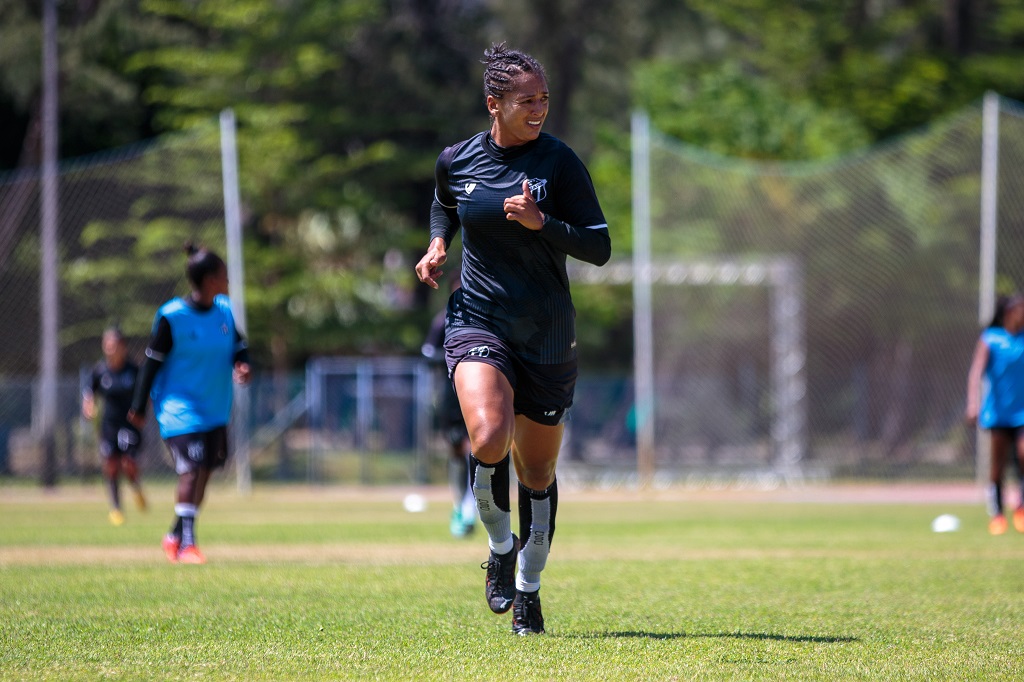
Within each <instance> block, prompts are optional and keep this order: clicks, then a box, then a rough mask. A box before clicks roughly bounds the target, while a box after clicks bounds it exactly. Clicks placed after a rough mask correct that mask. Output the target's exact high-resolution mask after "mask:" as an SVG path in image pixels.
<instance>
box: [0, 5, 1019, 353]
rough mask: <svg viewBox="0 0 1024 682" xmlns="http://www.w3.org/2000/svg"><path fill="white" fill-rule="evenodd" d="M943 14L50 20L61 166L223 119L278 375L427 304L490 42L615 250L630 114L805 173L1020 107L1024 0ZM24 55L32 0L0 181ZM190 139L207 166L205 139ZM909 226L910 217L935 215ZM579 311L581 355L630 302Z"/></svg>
mask: <svg viewBox="0 0 1024 682" xmlns="http://www.w3.org/2000/svg"><path fill="white" fill-rule="evenodd" d="M947 5H948V7H947ZM947 5H944V4H942V3H929V2H920V1H914V2H906V3H865V2H863V1H862V0H841V1H839V2H830V3H822V2H818V1H812V0H800V1H798V2H787V3H775V2H770V1H769V0H691V1H690V2H687V3H684V4H682V5H681V4H680V3H678V2H672V1H670V0H639V1H638V2H632V3H621V2H613V1H612V0H595V1H594V2H590V3H580V2H578V1H575V0H574V1H571V2H570V1H569V0H553V1H552V0H526V2H525V4H520V5H515V6H513V5H510V4H508V3H500V2H479V3H391V2H386V1H385V0H341V1H337V0H291V1H289V2H280V1H277V0H232V1H230V2H226V1H224V0H96V1H95V2H83V3H59V8H60V55H61V71H62V81H61V82H62V86H61V111H62V115H61V126H62V127H61V130H62V142H61V152H62V154H63V155H64V156H65V157H67V156H74V155H77V154H81V153H86V152H93V151H97V150H105V149H109V148H111V147H113V146H116V145H121V144H125V143H128V142H133V141H136V140H138V139H141V138H145V137H150V136H152V134H153V133H154V132H167V131H176V130H186V129H192V128H193V127H195V126H197V125H198V126H205V125H208V124H209V122H210V121H211V120H212V119H213V118H214V117H215V116H216V115H217V114H218V113H219V112H220V111H221V110H222V109H224V108H227V107H230V108H232V109H233V110H234V112H235V114H236V116H237V119H238V122H239V131H238V132H239V134H238V142H239V153H240V164H241V174H240V181H241V185H242V195H243V198H244V201H245V204H246V206H245V211H244V215H245V217H246V225H245V229H246V235H247V238H246V245H245V249H246V257H247V259H248V260H249V261H250V267H249V268H248V270H247V278H249V281H248V282H247V284H248V285H249V287H248V289H249V291H250V294H249V303H250V305H251V310H250V316H249V319H250V322H251V327H252V336H253V347H254V350H255V351H256V352H257V354H259V353H261V352H266V349H269V348H272V347H273V348H276V349H277V350H275V351H274V360H275V363H276V364H277V365H279V366H285V365H288V364H296V363H298V362H301V360H302V359H303V358H304V357H305V356H307V355H308V354H310V353H314V352H343V353H354V352H370V351H371V350H372V351H373V352H415V349H416V347H417V346H418V343H419V339H420V336H421V334H422V330H423V329H424V328H425V325H426V320H427V318H428V317H429V310H428V309H433V308H436V307H437V306H436V305H434V304H432V303H431V302H432V300H433V299H432V298H431V294H430V293H429V292H427V291H425V290H424V289H423V288H422V287H421V286H420V285H418V284H417V283H416V282H415V281H414V278H413V274H412V265H413V263H414V262H415V261H416V260H417V259H418V258H419V256H420V255H421V252H422V249H423V246H424V243H425V237H426V223H427V210H428V207H429V203H430V197H431V190H432V185H433V181H432V171H433V164H434V160H435V159H436V156H437V154H438V152H439V151H440V150H441V149H442V148H443V147H444V146H445V145H447V144H451V143H452V142H455V141H457V140H460V139H464V138H465V137H467V136H469V135H470V134H472V133H473V132H476V131H477V130H479V129H480V128H481V127H483V126H485V125H486V115H485V113H484V111H483V108H482V106H481V94H480V87H479V78H480V73H479V69H480V65H479V57H480V55H481V53H482V51H483V48H484V47H485V46H486V45H487V44H488V43H489V42H491V41H492V40H508V41H509V42H511V43H512V44H514V45H516V46H519V47H523V48H524V49H527V50H530V51H531V52H534V53H535V54H536V55H538V56H539V57H540V58H541V59H542V61H544V62H545V63H546V65H547V68H548V75H549V79H550V81H551V85H552V91H553V92H552V95H553V96H552V112H551V116H550V117H549V122H548V129H549V130H550V131H551V132H554V133H555V134H558V135H560V136H562V137H564V138H565V139H566V140H567V141H568V142H569V143H570V144H572V145H573V147H574V148H576V149H577V150H578V151H579V152H580V154H581V156H583V157H584V159H585V160H586V161H587V163H588V165H589V167H590V168H591V171H592V173H593V176H594V179H595V183H596V185H597V188H598V193H599V196H600V197H601V200H602V204H603V205H604V208H605V211H606V214H607V217H608V218H609V226H610V229H611V232H612V241H613V249H614V255H615V257H627V256H628V254H629V252H630V250H631V244H630V234H631V230H630V222H631V213H630V194H629V190H630V178H629V139H628V134H629V133H628V115H629V112H630V111H631V110H633V109H634V108H636V107H643V108H645V109H647V110H649V112H650V114H651V117H652V120H653V122H654V125H655V126H656V127H657V128H659V129H660V130H662V131H664V132H666V133H667V134H669V135H671V136H673V137H677V138H678V139H680V140H683V141H684V142H686V143H687V144H689V145H692V146H696V147H700V148H701V149H704V150H708V151H712V152H715V153H716V154H719V155H725V156H740V157H745V158H753V159H762V160H773V161H777V160H802V161H806V160H821V159H834V158H838V157H839V156H841V155H843V154H847V153H849V152H850V151H851V150H856V149H861V148H864V147H866V146H867V145H869V144H871V143H873V142H877V141H879V140H883V139H889V138H891V137H892V136H893V135H896V134H898V133H902V132H906V131H908V130H911V129H913V128H915V127H917V126H920V125H922V124H924V123H926V122H929V121H933V120H935V119H936V117H938V116H940V115H942V114H943V113H948V112H952V111H956V110H958V109H959V108H960V107H962V106H964V105H965V104H967V103H970V102H974V101H976V100H977V99H978V98H979V96H980V95H981V94H982V93H983V92H984V91H985V90H987V89H993V90H997V91H999V92H1001V93H1003V94H1004V95H1007V96H1010V97H1014V98H1017V99H1024V81H1021V79H1020V77H1019V73H1020V68H1019V65H1020V63H1021V60H1022V58H1024V48H1022V45H1024V11H1022V10H1021V7H1020V3H1019V2H1016V1H1015V0H994V1H993V2H988V3H966V2H962V3H952V4H948V3H947ZM40 50H41V47H40V30H39V17H38V8H37V5H36V4H33V3H29V2H26V0H0V124H3V125H4V126H5V129H7V130H9V131H11V132H10V134H9V135H7V136H5V138H4V140H3V142H2V144H0V168H10V167H14V166H16V165H18V164H26V165H34V164H35V163H37V161H38V143H39V140H38V130H39V126H38V123H39V120H40V119H39V105H38V102H39V90H40V82H39V80H40V74H39V71H40V68H39V54H40ZM206 143H207V144H208V145H209V147H208V149H209V150H210V151H213V150H215V149H216V139H215V137H214V136H210V137H209V139H208V140H207V142H206ZM186 172H187V168H182V169H173V173H175V174H177V175H180V176H184V175H185V173H186ZM210 189H213V190H215V189H216V187H214V186H212V185H211V186H210ZM893 198H894V200H895V199H897V197H893ZM902 198H906V196H905V194H904V196H903V197H902ZM837 201H840V202H841V198H837ZM894 203H899V202H898V201H894ZM907 210H908V211H909V212H913V213H915V215H912V216H911V215H908V218H912V219H913V220H911V221H910V222H911V223H912V224H915V225H920V224H922V220H921V218H922V211H925V212H927V211H928V210H929V207H928V206H916V207H913V206H908V207H907ZM932 210H934V207H932ZM923 222H924V223H928V222H930V221H927V220H926V221H923ZM143 224H144V223H140V225H143ZM690 229H693V230H697V231H700V232H705V233H713V232H714V231H715V230H716V226H715V225H714V224H713V223H710V222H706V221H704V222H701V221H699V220H697V221H694V223H693V224H692V225H691V226H690ZM914 229H919V228H914ZM869 233H870V231H868V232H866V233H865V239H867V238H868V236H867V235H868V234H869ZM353 235H355V236H353ZM708 239H714V235H711V234H708ZM724 239H725V236H724V235H719V236H718V240H719V241H720V242H721V241H722V240H724ZM674 246H678V245H674ZM876 246H878V245H876ZM99 271H102V268H100V270H99ZM355 273H359V275H358V279H361V280H362V282H361V283H358V284H357V283H356V282H355V280H356V279H357V276H356V274H355ZM73 276H74V277H78V276H80V273H78V274H74V275H73ZM578 295H579V296H580V300H579V303H580V308H581V310H585V311H588V312H587V314H586V315H581V316H580V318H579V324H580V336H581V338H585V339H592V340H594V341H595V342H598V341H599V339H600V338H601V337H602V336H607V334H608V333H609V332H608V331H607V329H608V327H605V328H604V330H603V329H602V327H601V325H611V327H610V328H611V329H618V328H621V324H622V323H623V321H624V320H625V319H626V318H628V316H629V314H630V313H629V304H628V302H627V301H626V300H619V301H618V302H616V303H614V305H613V306H612V308H609V307H608V305H607V304H608V302H609V300H608V299H607V297H604V292H600V293H598V292H595V293H593V294H592V293H591V292H590V291H589V290H587V289H585V288H583V289H581V290H580V291H579V292H578ZM591 296H594V298H593V299H591V298H590V297H591ZM602 297H604V299H603V300H601V299H602ZM612 300H615V299H614V298H613V299H612ZM590 311H594V315H593V316H591V315H590ZM592 318H596V320H598V321H599V322H592ZM76 333H77V332H76ZM261 349H263V351H261Z"/></svg>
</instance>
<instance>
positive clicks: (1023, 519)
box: [1013, 507, 1024, 533]
mask: <svg viewBox="0 0 1024 682" xmlns="http://www.w3.org/2000/svg"><path fill="white" fill-rule="evenodd" d="M1013 527H1014V528H1015V529H1016V530H1017V532H1018V533H1024V507H1017V509H1016V510H1015V511H1014V512H1013Z"/></svg>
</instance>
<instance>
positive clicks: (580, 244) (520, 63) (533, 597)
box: [416, 43, 611, 635]
mask: <svg viewBox="0 0 1024 682" xmlns="http://www.w3.org/2000/svg"><path fill="white" fill-rule="evenodd" d="M484 56H485V58H484V64H485V65H486V66H485V69H484V98H485V103H486V106H487V110H488V113H489V114H490V120H491V125H490V129H489V130H487V131H485V132H481V133H479V134H477V135H474V136H473V137H471V138H469V139H468V140H464V141H463V142H460V143H458V144H455V145H452V146H450V147H448V148H446V149H445V150H444V151H443V152H442V153H441V154H440V156H439V157H438V160H437V164H436V167H435V172H434V174H435V179H436V183H437V184H436V188H435V191H434V202H433V204H432V205H431V209H430V244H429V246H428V247H427V252H426V254H424V256H423V258H421V259H420V261H419V263H417V265H416V275H417V277H418V278H419V280H420V281H421V282H424V283H425V284H427V285H428V286H430V287H433V288H435V289H436V288H438V284H437V279H438V277H440V276H441V275H442V274H443V271H442V269H441V268H442V266H443V265H444V263H445V261H446V260H447V257H448V256H447V250H448V247H449V245H450V244H451V241H452V239H453V238H454V237H455V235H456V234H459V233H461V236H462V269H461V275H462V287H461V288H460V289H458V290H456V291H455V292H454V293H453V294H452V295H451V296H450V297H449V299H448V308H447V315H446V319H445V327H446V330H445V341H444V350H445V360H446V363H447V365H448V375H449V377H450V378H451V380H452V382H453V383H454V385H455V390H456V393H457V394H458V398H459V403H460V405H461V409H462V413H463V416H464V417H465V421H466V427H467V430H468V431H469V440H470V444H471V447H472V455H471V458H470V476H471V481H472V487H473V493H474V495H475V496H476V501H477V511H478V513H479V518H480V522H481V525H482V526H483V527H484V529H485V530H486V531H487V540H488V547H489V549H490V555H489V557H488V559H487V561H485V562H484V563H483V567H484V568H486V570H487V574H486V577H485V579H484V585H485V587H484V594H485V596H486V599H487V604H488V606H489V607H490V609H491V610H492V611H494V612H495V613H505V612H507V611H508V610H509V609H511V610H512V631H513V632H515V633H516V634H519V635H531V634H540V633H543V632H544V618H543V615H542V613H541V605H540V578H541V572H542V571H543V570H544V567H545V565H546V564H547V559H548V554H549V551H550V548H551V541H552V538H554V535H555V515H556V512H557V510H558V486H557V482H556V480H555V468H556V462H557V459H558V452H559V449H560V448H561V444H562V435H563V433H564V424H563V421H564V418H565V416H566V413H567V411H568V409H569V408H570V407H571V406H572V400H573V395H574V391H575V386H576V326H575V318H576V311H575V309H574V308H573V304H572V297H571V296H570V293H569V277H568V274H567V272H566V266H565V263H566V259H567V257H572V258H576V259H578V260H582V261H585V262H587V263H592V264H594V265H603V264H604V263H605V262H606V261H607V260H608V258H609V257H610V256H611V240H610V239H609V236H608V225H607V224H606V221H605V218H604V214H603V213H602V211H601V206H600V204H599V203H598V200H597V195H596V193H595V192H594V186H593V183H592V182H591V179H590V174H589V173H588V172H587V169H586V167H585V166H584V165H583V162H582V161H580V159H579V158H578V157H577V156H576V154H575V153H574V152H573V151H572V149H570V148H569V147H568V146H567V145H566V144H565V143H563V142H561V141H560V140H558V139H557V138H555V137H552V136H551V135H548V134H546V133H542V132H541V128H542V127H543V125H544V121H545V119H546V118H547V114H548V84H547V78H546V76H545V75H544V68H543V67H542V66H541V65H540V63H539V62H537V60H536V59H534V58H533V57H531V56H530V55H527V54H525V53H523V52H520V51H519V50H512V49H509V48H506V47H505V45H504V43H502V44H500V45H494V46H493V47H492V48H491V49H489V50H487V51H486V52H485V55H484ZM510 459H511V461H512V463H513V464H514V466H515V472H516V476H517V478H518V482H519V487H518V493H519V499H518V511H519V535H518V536H516V535H515V534H514V533H512V530H511V520H510V515H511V502H510V499H509V497H510V495H509V492H510V491H509V485H510V471H509V466H510V465H509V461H510ZM520 539H521V540H522V542H520Z"/></svg>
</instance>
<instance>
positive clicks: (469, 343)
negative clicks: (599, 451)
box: [444, 328, 577, 426]
mask: <svg viewBox="0 0 1024 682" xmlns="http://www.w3.org/2000/svg"><path fill="white" fill-rule="evenodd" d="M444 356H445V362H447V364H448V376H455V367H456V365H458V364H459V363H460V362H483V363H485V364H488V365H491V366H492V367H495V368H497V369H498V371H500V372H501V373H502V374H504V375H505V378H506V379H508V382H509V383H510V384H511V385H512V391H513V393H514V394H515V398H514V403H513V409H514V410H515V413H516V414H521V415H523V416H524V417H526V418H528V419H530V420H531V421H535V422H537V423H538V424H545V425H547V426H556V425H558V424H561V423H562V422H563V421H564V420H565V418H566V416H567V414H568V410H569V408H570V407H572V399H573V394H574V392H575V390H576V374H577V369H576V361H575V360H572V361H571V362H563V363H560V364H556V365H537V364H533V363H529V362H523V361H522V360H520V359H519V357H518V356H517V355H516V354H515V353H514V352H513V351H512V350H511V349H510V348H509V347H508V345H507V344H506V343H505V342H504V341H502V340H501V339H500V338H498V337H497V336H495V335H494V334H492V333H491V332H488V331H484V330H482V329H469V328H461V329H458V330H454V331H453V332H451V333H450V334H448V336H447V337H446V338H445V340H444Z"/></svg>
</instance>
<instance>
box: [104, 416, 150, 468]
mask: <svg viewBox="0 0 1024 682" xmlns="http://www.w3.org/2000/svg"><path fill="white" fill-rule="evenodd" d="M141 444H142V435H141V434H140V433H139V431H138V430H137V429H136V428H135V427H133V426H127V425H123V424H112V423H107V422H103V423H101V424H100V456H101V457H103V459H109V458H110V457H120V456H122V455H125V456H127V457H135V455H136V454H138V452H139V445H141Z"/></svg>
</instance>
